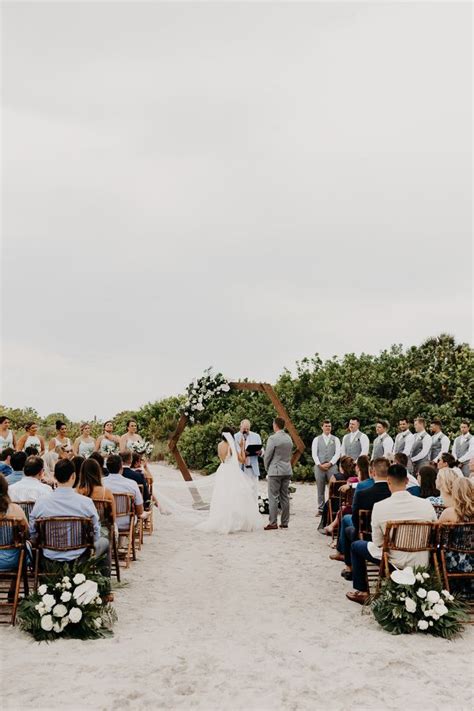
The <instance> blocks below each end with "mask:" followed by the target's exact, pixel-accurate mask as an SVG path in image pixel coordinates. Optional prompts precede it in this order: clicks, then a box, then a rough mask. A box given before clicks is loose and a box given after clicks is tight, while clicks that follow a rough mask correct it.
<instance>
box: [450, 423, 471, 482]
mask: <svg viewBox="0 0 474 711" xmlns="http://www.w3.org/2000/svg"><path fill="white" fill-rule="evenodd" d="M460 429H461V434H460V435H459V437H456V439H455V440H454V444H453V449H452V453H453V457H455V458H456V459H457V460H458V462H459V468H460V469H461V471H462V473H463V474H464V476H469V461H470V460H471V459H473V458H474V437H473V436H472V434H471V433H470V431H469V430H470V423H469V422H468V420H463V421H462V422H461V428H460Z"/></svg>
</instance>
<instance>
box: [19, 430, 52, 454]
mask: <svg viewBox="0 0 474 711" xmlns="http://www.w3.org/2000/svg"><path fill="white" fill-rule="evenodd" d="M25 431H26V434H24V435H23V436H22V437H20V439H19V440H18V443H17V445H16V451H17V452H24V451H25V449H27V448H28V447H35V448H36V450H37V452H38V454H39V456H40V457H42V456H43V454H44V452H45V449H46V444H45V441H44V439H43V437H41V436H40V435H38V425H37V424H36V422H27V423H26V425H25Z"/></svg>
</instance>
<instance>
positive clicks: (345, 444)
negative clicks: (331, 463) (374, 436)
mask: <svg viewBox="0 0 474 711" xmlns="http://www.w3.org/2000/svg"><path fill="white" fill-rule="evenodd" d="M359 427H360V420H359V418H358V417H351V419H350V420H349V433H348V434H346V435H344V437H343V439H342V447H341V457H352V459H353V460H354V462H356V461H357V459H358V458H359V457H360V455H361V454H365V455H368V454H369V447H370V442H369V438H368V437H367V435H366V434H364V433H363V432H361V431H360V429H359Z"/></svg>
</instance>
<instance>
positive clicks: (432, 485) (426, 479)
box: [418, 464, 442, 504]
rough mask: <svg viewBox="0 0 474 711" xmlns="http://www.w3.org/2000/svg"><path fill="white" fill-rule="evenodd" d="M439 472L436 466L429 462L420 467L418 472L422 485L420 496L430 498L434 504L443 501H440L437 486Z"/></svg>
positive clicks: (419, 481)
mask: <svg viewBox="0 0 474 711" xmlns="http://www.w3.org/2000/svg"><path fill="white" fill-rule="evenodd" d="M437 476H438V472H437V471H436V469H435V467H432V466H431V465H430V464H427V465H426V466H424V467H420V471H419V472H418V483H419V485H420V496H421V498H422V499H428V500H429V501H430V502H431V503H432V504H439V503H442V502H440V501H439V499H440V495H439V489H437V488H436V477H437Z"/></svg>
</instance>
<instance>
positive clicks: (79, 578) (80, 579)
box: [72, 573, 86, 585]
mask: <svg viewBox="0 0 474 711" xmlns="http://www.w3.org/2000/svg"><path fill="white" fill-rule="evenodd" d="M85 579H86V576H85V575H84V574H83V573H76V575H75V576H74V577H73V579H72V582H73V583H74V585H80V584H81V583H83V582H85Z"/></svg>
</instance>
